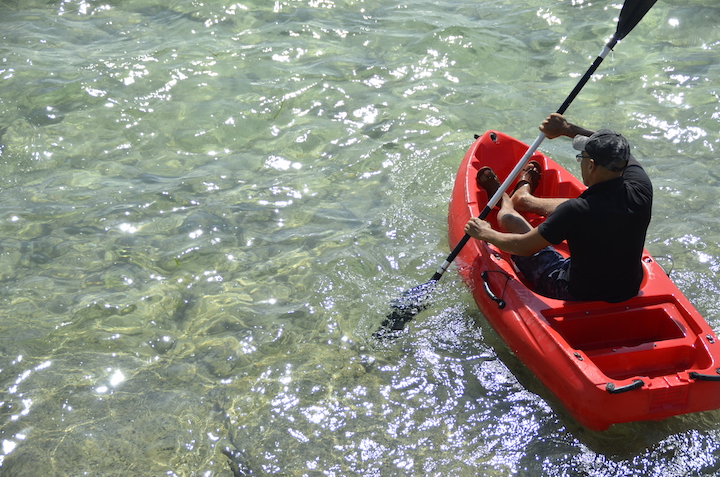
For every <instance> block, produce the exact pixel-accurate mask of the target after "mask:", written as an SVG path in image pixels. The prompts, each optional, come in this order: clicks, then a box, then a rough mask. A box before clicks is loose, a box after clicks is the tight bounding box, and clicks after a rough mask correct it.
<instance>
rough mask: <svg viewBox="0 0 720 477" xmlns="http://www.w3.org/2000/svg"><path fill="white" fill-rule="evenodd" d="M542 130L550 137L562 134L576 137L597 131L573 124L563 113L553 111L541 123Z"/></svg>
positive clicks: (589, 134) (590, 134)
mask: <svg viewBox="0 0 720 477" xmlns="http://www.w3.org/2000/svg"><path fill="white" fill-rule="evenodd" d="M540 131H541V132H543V133H545V137H547V138H548V139H555V138H556V137H560V136H567V137H569V138H574V137H575V136H577V135H578V134H579V135H580V136H592V135H593V134H594V133H595V131H591V130H589V129H585V128H583V127H580V126H577V125H575V124H571V123H569V122H568V121H567V119H565V117H564V116H563V115H562V114H558V113H552V114H551V115H550V116H548V117H547V119H545V121H543V122H542V124H540Z"/></svg>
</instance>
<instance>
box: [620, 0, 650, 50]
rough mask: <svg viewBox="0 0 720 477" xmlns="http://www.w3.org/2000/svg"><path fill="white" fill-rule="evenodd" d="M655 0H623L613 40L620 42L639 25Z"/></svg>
mask: <svg viewBox="0 0 720 477" xmlns="http://www.w3.org/2000/svg"><path fill="white" fill-rule="evenodd" d="M656 1H657V0H625V4H624V5H623V7H622V10H621V11H620V19H619V20H618V24H617V30H615V35H614V36H615V39H616V40H618V41H620V40H622V39H623V38H625V36H626V35H627V34H628V33H630V32H631V31H632V29H633V28H635V26H636V25H637V24H638V23H640V20H642V19H643V17H644V16H645V14H646V13H647V12H648V11H649V10H650V9H651V8H652V6H653V5H655V2H656Z"/></svg>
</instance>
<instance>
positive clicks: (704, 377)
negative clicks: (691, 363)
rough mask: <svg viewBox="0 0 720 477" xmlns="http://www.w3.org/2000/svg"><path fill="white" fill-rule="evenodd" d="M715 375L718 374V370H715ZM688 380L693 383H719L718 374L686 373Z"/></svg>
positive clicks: (719, 377)
mask: <svg viewBox="0 0 720 477" xmlns="http://www.w3.org/2000/svg"><path fill="white" fill-rule="evenodd" d="M715 372H716V373H720V368H718V369H716V370H715ZM688 376H689V377H690V379H694V380H695V381H720V374H702V373H698V372H697V371H691V372H689V373H688Z"/></svg>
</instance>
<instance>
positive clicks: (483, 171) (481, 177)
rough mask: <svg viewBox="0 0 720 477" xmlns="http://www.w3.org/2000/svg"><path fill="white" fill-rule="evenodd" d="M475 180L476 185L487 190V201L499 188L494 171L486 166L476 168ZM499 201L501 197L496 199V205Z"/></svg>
mask: <svg viewBox="0 0 720 477" xmlns="http://www.w3.org/2000/svg"><path fill="white" fill-rule="evenodd" d="M476 180H477V185H478V187H480V188H482V189H485V192H487V196H488V201H489V200H490V199H491V198H492V196H494V195H495V193H496V192H497V190H498V189H499V188H500V179H498V176H497V175H496V174H495V171H493V170H492V169H491V168H490V167H488V166H483V167H481V168H480V169H478V172H477V177H476ZM501 201H502V199H501V200H500V201H498V205H499V204H500V202H501Z"/></svg>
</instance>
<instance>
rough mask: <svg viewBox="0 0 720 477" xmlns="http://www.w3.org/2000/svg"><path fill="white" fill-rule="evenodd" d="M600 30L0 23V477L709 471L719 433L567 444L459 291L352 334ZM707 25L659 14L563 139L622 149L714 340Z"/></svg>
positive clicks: (60, 6)
mask: <svg viewBox="0 0 720 477" xmlns="http://www.w3.org/2000/svg"><path fill="white" fill-rule="evenodd" d="M618 13H619V5H608V4H605V3H602V2H597V3H594V2H583V1H576V0H573V1H560V2H548V1H539V0H531V1H528V2H511V1H509V0H494V1H485V2H464V1H451V0H450V1H443V2H429V1H418V2H414V3H411V4H406V3H402V2H396V1H390V2H388V1H384V2H380V1H378V0H366V1H362V0H355V1H351V0H347V1H342V0H335V1H332V0H303V1H289V0H286V1H277V2H262V1H259V0H250V1H245V2H243V3H234V4H224V3H222V2H219V1H218V0H208V1H205V2H198V1H190V0H175V1H170V2H157V3H153V2H149V1H140V0H134V1H133V0H130V1H122V2H120V1H112V0H111V1H107V2H100V1H74V0H66V1H52V2H47V1H23V2H17V1H4V2H2V3H1V4H0V40H1V42H0V179H1V182H0V304H1V306H0V331H1V333H0V410H1V411H2V412H1V413H0V434H1V435H0V442H1V443H2V448H1V449H0V451H1V452H0V468H1V469H2V472H1V473H2V475H3V476H5V475H7V476H37V475H43V474H46V475H73V476H74V475H78V476H79V475H96V476H115V475H118V476H120V475H122V476H127V475H134V476H159V475H177V476H211V475H216V476H230V475H232V470H231V465H230V459H229V458H228V456H227V455H226V453H227V454H230V455H232V456H234V459H235V461H236V465H241V466H246V467H245V469H251V470H252V472H253V473H254V475H308V476H315V475H318V476H319V475H330V476H341V475H383V476H384V475H498V476H505V475H527V476H536V475H548V476H576V475H582V476H609V475H618V476H619V475H623V476H632V475H636V476H649V475H657V476H659V475H662V476H687V475H693V476H695V475H698V476H700V475H702V476H710V475H717V474H718V472H720V470H719V469H720V460H719V459H720V454H719V451H718V447H719V446H720V424H718V419H719V418H720V413H719V412H706V413H700V414H694V415H689V416H683V417H677V418H672V419H668V420H666V421H663V422H660V423H647V422H645V423H634V424H627V425H621V426H615V427H614V428H612V429H611V430H609V431H607V432H604V433H594V432H590V431H588V430H586V429H584V428H582V427H581V426H579V425H578V424H576V423H575V422H574V421H573V420H572V419H571V418H570V417H569V416H568V415H567V414H566V413H565V411H563V409H562V408H561V407H560V406H559V405H558V403H557V402H556V400H555V399H554V398H553V397H552V396H551V395H549V394H548V392H547V391H546V390H545V389H544V388H543V387H542V385H540V384H539V382H538V381H537V380H536V379H535V378H534V377H533V376H532V375H531V374H530V373H529V372H528V371H527V370H526V369H525V368H524V367H523V365H522V364H521V363H520V362H518V361H517V360H516V359H515V358H514V357H513V355H512V354H511V353H510V351H509V350H508V349H507V348H506V347H505V346H504V344H503V343H502V342H501V341H500V340H499V339H498V337H497V336H496V335H495V333H494V332H493V331H492V329H490V328H489V326H488V325H487V324H486V323H485V321H484V319H483V317H482V315H481V314H480V313H479V312H478V310H477V308H476V306H475V304H474V303H473V301H472V297H471V295H470V294H469V293H468V291H467V289H466V288H465V286H464V285H463V283H462V282H461V281H460V280H459V278H458V277H457V275H456V274H455V273H454V271H453V270H452V269H451V271H450V272H448V273H447V274H446V276H445V277H444V278H443V281H442V282H441V283H440V285H439V287H438V290H437V292H436V296H435V299H434V300H433V306H432V307H430V308H429V309H428V310H427V311H425V312H423V313H422V314H420V315H418V317H417V318H416V319H415V320H414V321H413V322H412V323H411V324H410V325H409V326H408V329H407V332H406V333H405V334H404V335H403V336H402V337H401V338H400V339H399V340H398V341H396V342H395V343H393V344H391V345H383V346H377V345H376V344H374V343H373V341H372V340H371V339H370V335H371V333H372V332H373V331H374V330H375V329H376V327H377V325H378V324H379V322H380V321H382V319H383V318H384V316H385V315H386V314H387V312H388V311H389V308H388V304H389V302H390V300H391V299H392V298H393V297H395V296H397V295H398V294H399V293H401V292H402V291H403V290H405V289H407V288H409V287H412V286H415V285H417V284H420V283H423V282H424V281H426V280H427V279H428V278H429V277H430V276H431V275H432V273H433V272H434V270H435V268H437V265H438V264H439V263H440V262H442V260H443V259H444V258H445V256H446V255H447V252H448V250H449V247H450V244H448V243H447V239H446V233H447V231H446V213H447V202H448V198H449V195H450V191H451V187H452V182H453V180H454V174H455V171H456V169H457V166H458V164H459V162H460V159H461V158H462V155H463V153H464V151H465V149H466V148H467V147H468V146H469V145H470V144H471V142H472V140H473V134H475V133H482V132H483V131H485V130H487V129H497V130H501V131H503V132H506V133H509V134H511V135H514V136H516V137H518V138H521V139H523V140H526V141H531V140H532V139H533V138H534V137H535V136H536V135H537V129H536V127H537V125H538V124H539V123H540V121H541V120H542V119H543V118H544V117H545V116H546V115H547V114H548V113H550V112H552V111H554V110H555V109H557V108H558V107H559V105H560V104H561V103H562V101H563V100H564V98H565V96H566V95H567V94H568V93H569V92H570V90H571V89H572V87H573V86H574V85H575V82H576V81H577V79H578V78H579V76H580V75H582V74H583V73H584V71H585V70H586V69H587V67H588V66H589V65H590V63H591V62H592V60H593V58H595V56H596V55H597V54H598V53H599V52H600V50H601V49H602V46H603V45H604V44H605V42H606V41H607V39H608V38H609V37H610V35H611V34H612V33H613V31H614V29H615V21H616V18H617V15H618ZM719 27H720V7H718V6H717V4H716V2H714V1H711V0H692V1H683V2H680V1H674V0H673V1H669V0H661V1H660V2H658V4H657V5H656V6H655V7H653V9H652V10H651V11H650V13H649V14H648V15H647V16H646V18H645V19H644V20H643V22H642V23H641V24H640V25H639V26H638V27H637V28H636V29H635V30H634V31H633V32H632V33H631V34H630V35H629V36H628V37H627V39H626V40H624V41H622V42H621V43H620V44H619V45H618V46H617V47H616V48H615V52H614V53H612V54H611V55H610V56H609V57H608V58H607V59H606V60H605V62H604V63H603V65H602V66H601V68H600V70H599V71H598V74H597V75H596V76H595V77H594V79H593V80H592V81H591V82H590V83H589V84H588V85H587V86H586V87H585V89H584V90H583V92H582V93H581V95H580V96H579V97H578V99H577V100H576V101H575V102H574V103H573V105H572V106H571V107H570V109H569V110H568V112H567V115H568V117H569V118H570V119H571V120H572V121H574V122H578V123H581V124H584V125H587V126H588V127H591V128H600V127H611V128H613V129H617V130H620V131H623V132H624V133H625V134H626V136H627V137H628V138H629V139H630V141H631V143H632V144H633V145H634V147H635V148H636V149H635V151H636V156H638V158H639V159H640V160H641V161H642V162H643V164H644V165H645V166H646V168H647V170H648V171H649V172H650V174H651V176H652V179H653V182H654V185H655V206H654V218H653V222H652V224H651V228H650V230H649V233H648V243H647V247H648V249H649V250H650V252H651V253H653V254H654V255H656V256H668V257H671V261H672V264H673V272H672V277H673V278H674V280H675V282H676V283H677V284H678V285H679V287H680V288H681V290H682V291H683V293H685V294H686V295H687V296H688V298H689V299H690V300H691V301H692V302H693V303H694V304H695V306H696V307H697V308H698V310H699V311H700V312H701V313H702V314H703V315H704V316H705V317H706V318H707V320H708V322H709V323H710V325H711V326H712V327H713V329H715V330H718V329H720V298H718V297H719V295H720V294H719V293H718V285H717V279H716V273H717V271H718V268H720V219H718V206H717V204H718V201H719V200H720V192H719V191H720V175H718V174H717V172H716V170H717V162H716V161H717V157H716V156H717V149H718V148H719V147H720V133H719V132H718V131H719V130H720V96H719V93H718V87H717V80H716V78H717V77H718V76H719V75H720V65H719V64H718V62H717V56H718V50H719V49H720V34H719V33H718V32H719V31H720V29H719ZM543 150H544V151H545V152H547V153H548V154H550V155H552V156H553V157H554V158H555V159H556V160H558V162H560V163H561V164H563V165H565V166H566V167H567V168H568V169H570V170H574V168H576V164H575V161H574V153H573V152H572V150H571V148H570V146H569V143H568V142H563V141H561V140H557V141H546V142H545V143H544V144H543ZM226 449H227V451H226V452H225V453H224V452H223V451H224V450H226ZM236 470H237V469H236Z"/></svg>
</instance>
